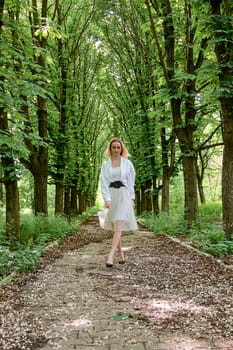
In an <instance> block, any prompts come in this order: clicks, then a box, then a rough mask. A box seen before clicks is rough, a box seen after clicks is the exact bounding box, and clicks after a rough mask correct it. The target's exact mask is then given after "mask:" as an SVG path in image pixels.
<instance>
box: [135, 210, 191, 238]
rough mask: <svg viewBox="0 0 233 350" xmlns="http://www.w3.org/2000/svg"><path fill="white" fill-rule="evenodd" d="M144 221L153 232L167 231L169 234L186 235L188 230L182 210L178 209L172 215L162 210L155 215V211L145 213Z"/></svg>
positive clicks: (142, 218)
mask: <svg viewBox="0 0 233 350" xmlns="http://www.w3.org/2000/svg"><path fill="white" fill-rule="evenodd" d="M141 220H142V222H143V223H144V224H145V225H146V226H147V227H149V228H150V229H151V230H152V231H153V232H156V233H166V234H168V235H169V236H179V235H184V234H185V232H186V223H185V220H184V215H183V212H182V211H180V212H179V211H177V212H176V213H173V214H172V215H168V214H166V213H163V212H161V213H160V215H158V216H155V215H154V214H153V213H144V214H143V215H142V217H141Z"/></svg>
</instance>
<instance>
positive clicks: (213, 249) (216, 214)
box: [141, 202, 233, 257]
mask: <svg viewBox="0 0 233 350" xmlns="http://www.w3.org/2000/svg"><path fill="white" fill-rule="evenodd" d="M141 220H142V221H143V223H144V224H145V225H146V226H147V227H149V228H150V229H151V230H152V231H153V232H155V233H165V234H167V235H170V236H183V237H185V239H186V241H187V242H189V243H190V244H192V245H193V246H194V247H196V248H197V249H199V250H201V251H203V252H206V253H209V254H211V255H213V256H219V257H220V256H224V255H233V241H229V240H227V239H226V237H225V233H224V230H223V227H222V225H221V204H220V203H218V202H213V203H209V204H205V205H201V206H200V207H199V215H198V220H197V222H196V223H195V224H194V225H193V226H192V228H191V229H189V230H187V224H186V222H185V220H184V215H183V211H182V210H177V209H176V210H175V208H174V209H173V210H172V211H171V214H170V215H167V214H165V213H160V215H159V216H155V215H154V214H153V213H146V214H143V215H142V217H141Z"/></svg>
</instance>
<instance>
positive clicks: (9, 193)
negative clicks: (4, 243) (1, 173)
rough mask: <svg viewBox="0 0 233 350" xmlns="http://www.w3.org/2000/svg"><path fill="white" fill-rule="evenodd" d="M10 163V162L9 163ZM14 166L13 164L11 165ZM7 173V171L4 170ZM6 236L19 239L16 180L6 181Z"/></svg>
mask: <svg viewBox="0 0 233 350" xmlns="http://www.w3.org/2000/svg"><path fill="white" fill-rule="evenodd" d="M11 163H12V161H11ZM11 165H12V166H14V163H12V164H11ZM6 172H7V170H6ZM5 189H6V235H7V236H8V237H17V238H18V239H19V237H20V216H19V190H18V183H17V181H16V180H8V181H7V180H6V181H5Z"/></svg>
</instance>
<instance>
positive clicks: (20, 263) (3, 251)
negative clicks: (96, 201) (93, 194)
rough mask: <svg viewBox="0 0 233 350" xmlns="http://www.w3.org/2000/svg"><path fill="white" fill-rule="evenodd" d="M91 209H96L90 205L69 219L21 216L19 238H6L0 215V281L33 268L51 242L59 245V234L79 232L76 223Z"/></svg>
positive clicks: (87, 214) (85, 216)
mask: <svg viewBox="0 0 233 350" xmlns="http://www.w3.org/2000/svg"><path fill="white" fill-rule="evenodd" d="M95 211H96V208H91V209H89V210H88V211H87V212H85V213H84V214H82V215H80V216H78V217H74V218H71V219H67V218H66V217H63V216H48V217H45V216H43V215H38V216H33V215H29V214H28V215H21V223H20V237H19V239H9V238H7V237H6V235H5V231H4V223H3V218H0V227H1V230H0V281H7V282H11V279H13V278H14V276H15V275H16V274H17V273H19V272H28V271H32V270H33V269H35V268H36V267H37V266H38V264H39V263H40V261H41V256H42V255H43V254H44V253H45V252H46V251H48V250H49V249H50V248H51V247H52V246H53V245H55V244H58V245H59V244H60V242H61V239H62V238H63V237H69V236H71V235H72V234H73V233H75V232H77V231H79V229H80V223H81V222H83V221H84V220H85V219H86V218H88V217H89V216H90V215H92V214H93V213H94V212H95ZM1 221H2V222H1ZM6 276H8V278H7V277H6Z"/></svg>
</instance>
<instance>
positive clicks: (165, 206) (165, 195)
mask: <svg viewBox="0 0 233 350" xmlns="http://www.w3.org/2000/svg"><path fill="white" fill-rule="evenodd" d="M169 179H170V177H169V171H168V170H167V169H166V168H163V180H162V181H163V187H162V203H161V210H162V211H163V212H165V213H167V214H169V197H170V196H169Z"/></svg>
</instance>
